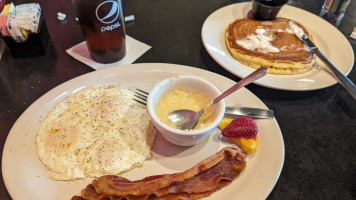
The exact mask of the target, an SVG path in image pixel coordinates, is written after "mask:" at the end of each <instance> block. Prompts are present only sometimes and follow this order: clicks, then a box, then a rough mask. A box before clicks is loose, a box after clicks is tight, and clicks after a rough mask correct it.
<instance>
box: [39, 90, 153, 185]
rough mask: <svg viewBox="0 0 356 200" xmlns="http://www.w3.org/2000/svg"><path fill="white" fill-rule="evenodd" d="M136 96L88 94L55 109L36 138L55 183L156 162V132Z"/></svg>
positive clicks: (71, 98)
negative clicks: (154, 156)
mask: <svg viewBox="0 0 356 200" xmlns="http://www.w3.org/2000/svg"><path fill="white" fill-rule="evenodd" d="M133 95H134V92H133V91H131V90H128V89H122V88H119V86H108V87H98V88H85V89H82V90H80V91H78V92H76V93H74V94H71V95H69V96H67V97H66V98H65V99H64V100H63V101H61V102H59V103H58V104H57V105H55V106H54V107H53V109H52V110H51V111H50V112H49V113H48V114H47V116H46V117H45V118H44V120H43V121H42V124H41V127H40V129H39V132H38V134H37V137H36V147H37V152H38V156H39V158H40V160H41V161H42V163H43V164H44V165H45V166H46V167H47V168H48V169H49V170H50V171H52V172H53V173H52V175H51V178H53V179H55V180H74V179H78V178H85V177H88V176H90V177H99V176H102V175H107V174H119V173H121V172H124V171H127V170H129V169H131V168H133V167H135V166H139V165H142V163H143V162H144V161H145V160H146V159H148V158H149V157H150V156H151V148H152V146H153V143H154V140H155V136H156V130H155V128H154V126H153V124H152V123H151V121H150V117H149V115H148V113H147V110H146V107H145V106H143V105H141V104H139V103H137V102H135V101H133Z"/></svg>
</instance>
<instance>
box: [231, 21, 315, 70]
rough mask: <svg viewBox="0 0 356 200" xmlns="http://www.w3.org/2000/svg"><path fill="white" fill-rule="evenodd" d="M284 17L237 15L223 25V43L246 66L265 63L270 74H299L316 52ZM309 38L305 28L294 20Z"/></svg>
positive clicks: (257, 65)
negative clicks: (295, 32) (230, 21)
mask: <svg viewBox="0 0 356 200" xmlns="http://www.w3.org/2000/svg"><path fill="white" fill-rule="evenodd" d="M289 21H293V20H290V19H286V18H276V19H275V20H273V21H257V20H254V19H249V18H244V19H238V20H236V21H234V22H232V23H231V24H229V26H228V27H227V29H226V35H225V36H226V37H225V41H226V46H227V49H228V50H229V52H230V54H231V55H232V56H233V57H234V58H235V59H236V60H238V61H239V62H240V63H242V64H245V65H247V66H249V67H253V68H256V69H258V68H260V67H267V68H268V73H271V74H289V75H292V74H301V73H305V72H307V71H309V70H311V69H312V68H313V66H314V63H315V55H314V53H312V52H311V51H310V49H309V47H308V46H306V45H305V44H304V43H303V42H302V41H300V40H299V39H298V38H297V37H296V36H295V35H294V33H293V32H292V30H291V29H290V28H289V24H288V22H289ZM293 22H294V23H295V24H297V25H298V26H299V27H300V28H302V29H303V31H304V33H305V34H306V35H308V36H309V38H311V40H312V36H311V35H310V33H309V32H308V30H307V29H306V28H305V27H304V26H303V25H302V24H300V23H298V22H296V21H293Z"/></svg>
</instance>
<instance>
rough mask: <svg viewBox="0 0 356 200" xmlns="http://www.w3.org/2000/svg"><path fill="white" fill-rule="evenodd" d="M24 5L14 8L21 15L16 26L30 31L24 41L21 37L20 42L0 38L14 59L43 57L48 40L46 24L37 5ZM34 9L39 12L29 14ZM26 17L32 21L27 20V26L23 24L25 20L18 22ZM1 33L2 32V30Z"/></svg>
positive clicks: (8, 38) (4, 37)
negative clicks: (29, 17)
mask: <svg viewBox="0 0 356 200" xmlns="http://www.w3.org/2000/svg"><path fill="white" fill-rule="evenodd" d="M25 5H26V4H23V5H18V6H16V8H17V9H18V10H19V11H20V12H19V13H22V14H20V15H19V16H18V19H19V22H18V24H17V25H21V26H22V27H26V26H27V28H28V30H31V31H30V32H29V33H28V35H27V36H25V37H26V39H25V40H23V38H21V37H20V38H21V40H20V39H16V38H15V39H14V37H12V36H11V35H8V36H4V35H3V34H2V36H1V38H2V39H3V40H4V42H5V44H6V46H7V47H8V49H9V51H10V53H11V55H12V57H14V58H22V57H31V56H41V55H44V54H45V53H46V47H47V43H48V39H49V34H48V30H47V26H46V22H45V19H44V17H43V13H42V10H41V9H40V6H39V4H37V5H35V3H33V4H30V6H28V5H29V4H27V5H26V6H25ZM34 6H36V7H34ZM37 6H38V7H37ZM35 9H39V10H37V11H39V12H37V11H36V14H35V15H33V13H31V12H33V11H34V10H35ZM28 16H32V19H33V20H32V21H29V20H28V21H27V22H28V24H26V23H25V21H26V20H22V21H21V20H20V19H26V18H28ZM0 20H1V18H0ZM1 31H3V29H2V30H1ZM9 32H10V31H9Z"/></svg>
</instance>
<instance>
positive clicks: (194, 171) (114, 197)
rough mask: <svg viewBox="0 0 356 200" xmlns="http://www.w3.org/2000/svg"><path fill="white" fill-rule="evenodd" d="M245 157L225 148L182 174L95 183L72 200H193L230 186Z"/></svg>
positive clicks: (112, 178) (107, 178)
mask: <svg viewBox="0 0 356 200" xmlns="http://www.w3.org/2000/svg"><path fill="white" fill-rule="evenodd" d="M245 158H246V154H245V153H243V152H241V151H240V150H239V149H236V148H232V147H226V148H224V149H222V150H220V151H219V152H218V153H216V154H214V155H212V156H210V157H208V158H206V159H205V160H203V161H201V162H200V163H198V164H197V165H195V166H194V167H192V168H190V169H188V170H186V171H184V172H180V173H175V174H164V175H156V176H149V177H146V178H144V179H141V180H137V181H130V180H128V179H126V178H123V177H119V176H111V175H110V176H102V177H100V178H98V179H95V180H93V182H92V184H89V185H88V186H87V188H86V189H84V190H82V192H81V197H78V196H75V197H73V198H72V200H82V199H88V200H188V199H189V200H193V199H199V198H202V197H205V196H209V195H210V194H211V193H213V192H215V191H217V190H219V189H220V188H222V187H224V186H225V185H227V184H229V183H230V182H231V181H232V180H233V179H234V178H236V177H237V176H239V174H240V173H241V172H242V171H243V170H244V168H245V167H246V162H245Z"/></svg>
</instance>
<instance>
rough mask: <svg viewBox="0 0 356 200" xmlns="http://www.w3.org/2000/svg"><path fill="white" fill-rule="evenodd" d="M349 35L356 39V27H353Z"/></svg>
mask: <svg viewBox="0 0 356 200" xmlns="http://www.w3.org/2000/svg"><path fill="white" fill-rule="evenodd" d="M350 37H352V38H353V39H356V27H354V30H353V31H352V33H351V35H350Z"/></svg>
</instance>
